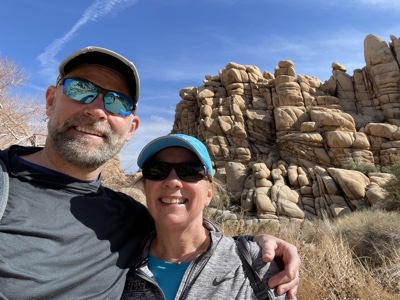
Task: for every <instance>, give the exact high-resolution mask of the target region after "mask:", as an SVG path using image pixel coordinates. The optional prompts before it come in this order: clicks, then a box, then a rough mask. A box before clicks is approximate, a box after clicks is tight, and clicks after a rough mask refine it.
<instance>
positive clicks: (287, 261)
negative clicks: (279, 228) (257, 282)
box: [253, 234, 301, 299]
mask: <svg viewBox="0 0 400 300" xmlns="http://www.w3.org/2000/svg"><path fill="white" fill-rule="evenodd" d="M253 240H254V241H255V242H257V244H258V245H259V246H260V247H261V248H262V258H263V260H264V261H265V262H270V261H272V260H273V259H274V258H278V260H280V261H281V262H282V264H283V270H282V271H281V272H279V273H278V274H276V275H275V276H273V277H271V278H270V279H269V280H268V286H269V287H275V286H276V287H277V293H278V294H279V295H282V294H283V293H285V292H287V295H288V297H289V299H294V298H295V297H296V294H297V288H298V286H299V267H300V264H301V261H300V257H299V254H298V253H297V248H296V247H295V246H294V245H292V244H290V243H288V242H285V241H284V240H281V239H278V238H276V237H274V236H272V235H269V234H260V235H256V236H254V237H253Z"/></svg>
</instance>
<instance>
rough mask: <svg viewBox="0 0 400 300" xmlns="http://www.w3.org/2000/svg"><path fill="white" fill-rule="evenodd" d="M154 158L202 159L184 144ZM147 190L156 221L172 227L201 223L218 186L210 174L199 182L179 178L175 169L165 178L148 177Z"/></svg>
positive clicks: (191, 161)
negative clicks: (215, 185) (158, 179)
mask: <svg viewBox="0 0 400 300" xmlns="http://www.w3.org/2000/svg"><path fill="white" fill-rule="evenodd" d="M152 160H153V161H161V162H168V163H183V162H190V163H197V162H199V159H198V158H197V156H196V155H195V154H194V153H193V152H191V151H189V150H188V149H185V148H182V147H170V148H166V149H163V150H161V151H160V152H158V153H157V154H156V155H154V157H152ZM144 190H145V195H146V201H147V207H148V209H149V211H150V214H151V215H152V216H153V218H154V220H155V222H156V224H157V225H163V227H165V226H167V228H168V229H174V228H176V229H179V228H182V226H184V227H187V226H189V225H196V226H198V225H199V224H200V225H201V224H202V222H203V209H204V207H206V206H207V205H208V204H209V203H210V201H211V197H212V196H213V193H214V187H213V185H212V183H211V182H210V181H209V180H208V179H207V178H205V179H203V180H200V181H198V182H185V181H182V180H181V179H179V177H178V176H177V174H176V172H175V170H174V169H172V170H171V172H170V174H169V176H168V177H167V178H165V179H164V180H161V181H153V180H149V179H145V181H144ZM200 228H201V227H200Z"/></svg>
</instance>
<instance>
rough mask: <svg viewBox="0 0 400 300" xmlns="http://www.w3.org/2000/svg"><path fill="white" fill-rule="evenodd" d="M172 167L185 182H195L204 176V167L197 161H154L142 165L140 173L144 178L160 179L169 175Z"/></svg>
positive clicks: (205, 172)
mask: <svg viewBox="0 0 400 300" xmlns="http://www.w3.org/2000/svg"><path fill="white" fill-rule="evenodd" d="M172 169H174V170H175V172H176V175H178V177H179V179H180V180H182V181H186V182H197V181H200V180H202V179H204V178H205V177H206V174H207V171H206V167H205V166H203V165H201V164H198V163H176V164H173V163H167V162H161V161H156V162H153V163H149V164H146V165H144V166H143V168H142V174H143V177H144V178H145V179H148V180H153V181H161V180H164V179H165V178H167V177H168V176H169V173H170V172H171V170H172Z"/></svg>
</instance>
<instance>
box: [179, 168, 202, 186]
mask: <svg viewBox="0 0 400 300" xmlns="http://www.w3.org/2000/svg"><path fill="white" fill-rule="evenodd" d="M175 170H176V174H177V175H178V177H179V178H180V179H182V180H183V181H187V182H196V181H200V180H202V179H203V178H204V177H205V169H204V166H202V165H193V164H179V165H178V166H177V167H176V168H175Z"/></svg>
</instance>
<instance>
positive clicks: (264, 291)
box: [235, 237, 270, 300]
mask: <svg viewBox="0 0 400 300" xmlns="http://www.w3.org/2000/svg"><path fill="white" fill-rule="evenodd" d="M235 242H236V246H237V248H238V250H239V256H240V259H241V260H242V263H243V269H244V271H245V273H246V275H247V277H248V278H249V280H250V285H251V287H252V288H253V290H254V294H255V295H256V296H257V299H263V300H266V299H270V297H269V295H268V290H269V288H268V286H267V285H266V283H265V282H264V281H263V280H261V278H260V276H259V275H258V273H257V272H256V270H254V269H253V267H252V259H251V256H250V252H249V248H248V244H247V241H246V239H245V238H242V237H238V238H237V240H235Z"/></svg>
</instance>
